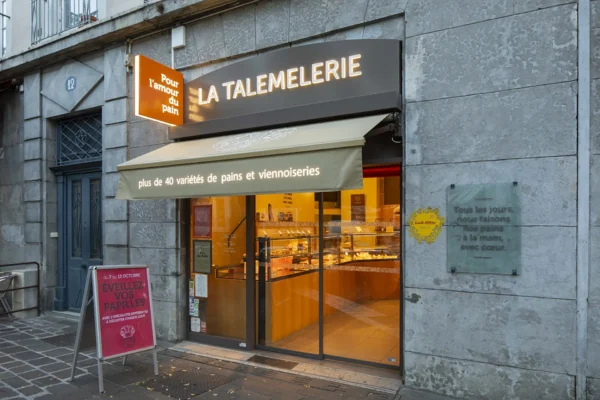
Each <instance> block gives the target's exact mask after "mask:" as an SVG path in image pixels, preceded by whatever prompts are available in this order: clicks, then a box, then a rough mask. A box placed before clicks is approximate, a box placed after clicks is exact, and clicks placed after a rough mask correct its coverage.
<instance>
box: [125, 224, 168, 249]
mask: <svg viewBox="0 0 600 400" xmlns="http://www.w3.org/2000/svg"><path fill="white" fill-rule="evenodd" d="M129 227H130V232H129V237H130V245H131V247H142V248H143V247H150V248H160V249H165V248H166V249H170V248H175V247H177V246H176V224H175V223H167V222H163V223H149V224H148V223H130V224H129Z"/></svg>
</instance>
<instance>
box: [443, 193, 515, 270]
mask: <svg viewBox="0 0 600 400" xmlns="http://www.w3.org/2000/svg"><path fill="white" fill-rule="evenodd" d="M518 189H519V186H518V184H517V183H516V182H514V183H498V184H476V185H451V186H450V187H449V188H448V190H447V195H448V200H447V206H448V208H447V212H448V216H447V224H448V229H447V239H448V254H447V268H448V272H451V273H477V274H502V275H519V274H520V272H521V206H520V201H519V196H518Z"/></svg>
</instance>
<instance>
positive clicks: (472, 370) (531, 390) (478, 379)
mask: <svg viewBox="0 0 600 400" xmlns="http://www.w3.org/2000/svg"><path fill="white" fill-rule="evenodd" d="M405 354H406V356H405V366H406V367H405V368H406V386H408V387H412V388H415V389H422V390H427V391H431V392H435V393H440V394H443V395H446V396H451V397H455V398H461V399H468V400H475V399H477V400H481V399H486V400H492V399H522V400H525V399H531V400H533V399H535V400H575V396H574V393H575V381H574V378H573V377H571V376H568V375H564V374H553V373H548V372H540V371H530V370H527V369H521V368H510V367H504V366H496V365H491V364H482V363H477V362H470V361H464V360H451V359H447V358H442V357H434V356H428V355H425V354H415V353H410V352H408V353H405Z"/></svg>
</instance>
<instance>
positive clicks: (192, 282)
mask: <svg viewBox="0 0 600 400" xmlns="http://www.w3.org/2000/svg"><path fill="white" fill-rule="evenodd" d="M189 295H190V297H194V281H193V280H190V293H189Z"/></svg>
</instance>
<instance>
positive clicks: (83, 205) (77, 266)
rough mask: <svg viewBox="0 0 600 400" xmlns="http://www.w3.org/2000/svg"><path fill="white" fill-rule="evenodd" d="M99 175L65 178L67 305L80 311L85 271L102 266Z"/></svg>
mask: <svg viewBox="0 0 600 400" xmlns="http://www.w3.org/2000/svg"><path fill="white" fill-rule="evenodd" d="M101 176H102V175H101V174H100V173H99V172H95V173H87V174H77V175H70V176H69V177H68V178H67V193H66V198H65V201H66V202H67V204H66V205H67V207H66V209H67V213H66V219H67V220H66V224H65V225H66V228H67V229H66V232H67V238H66V240H67V246H66V247H67V249H66V250H67V254H66V261H67V297H68V299H67V301H68V306H69V310H71V311H80V310H81V301H82V298H83V289H84V285H85V279H86V276H87V270H88V268H89V266H90V265H101V264H102V197H101V192H102V181H101Z"/></svg>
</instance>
